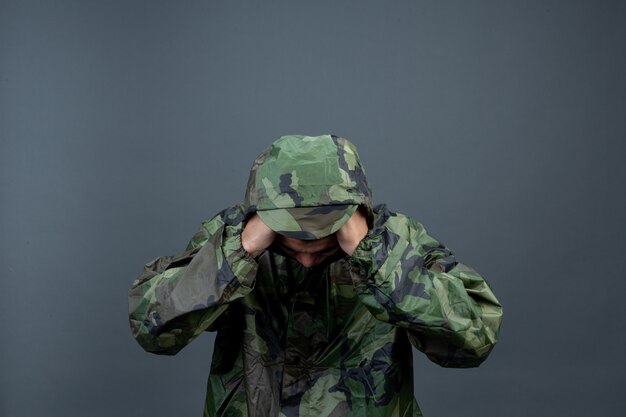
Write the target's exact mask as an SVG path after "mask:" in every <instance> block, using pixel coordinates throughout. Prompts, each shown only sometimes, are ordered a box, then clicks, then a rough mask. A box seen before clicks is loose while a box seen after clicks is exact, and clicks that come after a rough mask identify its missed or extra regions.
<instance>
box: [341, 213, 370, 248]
mask: <svg viewBox="0 0 626 417" xmlns="http://www.w3.org/2000/svg"><path fill="white" fill-rule="evenodd" d="M367 231H368V228H367V219H366V218H365V216H364V215H363V213H361V210H360V209H357V211H355V212H354V214H353V215H352V217H350V219H349V220H348V221H347V222H346V224H344V225H343V226H341V228H340V229H339V230H337V241H338V242H339V246H341V249H342V250H343V251H344V252H345V253H347V254H348V255H350V256H352V254H353V253H354V250H355V249H356V247H357V246H359V242H361V240H363V238H364V237H365V235H367Z"/></svg>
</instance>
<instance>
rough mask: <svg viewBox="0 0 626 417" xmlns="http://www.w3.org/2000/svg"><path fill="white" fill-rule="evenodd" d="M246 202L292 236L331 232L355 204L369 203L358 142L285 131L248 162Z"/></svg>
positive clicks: (310, 236) (309, 236) (267, 221)
mask: <svg viewBox="0 0 626 417" xmlns="http://www.w3.org/2000/svg"><path fill="white" fill-rule="evenodd" d="M245 204H246V206H247V207H248V208H249V210H251V211H257V212H258V214H259V216H260V217H261V219H262V220H263V222H264V223H265V224H267V225H268V226H269V227H270V228H271V229H272V230H274V231H276V232H278V233H280V234H283V235H285V236H288V237H292V238H296V239H320V238H322V237H324V236H327V235H330V234H332V233H335V232H336V231H337V230H339V228H340V227H341V226H343V224H344V223H345V222H346V221H347V220H348V219H349V218H350V216H351V215H352V213H354V210H355V209H356V207H357V206H358V205H363V206H364V207H371V206H372V193H371V190H370V189H369V186H368V184H367V179H366V177H365V169H364V168H363V166H362V164H361V162H360V159H359V156H358V153H357V151H356V147H355V146H354V145H353V144H352V143H350V142H349V141H348V140H347V139H345V138H340V137H337V136H334V135H322V136H302V135H291V136H283V137H281V138H280V139H278V140H276V141H275V142H274V143H272V144H271V146H270V147H269V148H267V149H266V150H265V151H263V152H262V153H261V154H260V155H259V156H258V157H257V158H256V160H255V161H254V163H253V164H252V169H251V170H250V178H249V180H248V187H247V191H246V199H245Z"/></svg>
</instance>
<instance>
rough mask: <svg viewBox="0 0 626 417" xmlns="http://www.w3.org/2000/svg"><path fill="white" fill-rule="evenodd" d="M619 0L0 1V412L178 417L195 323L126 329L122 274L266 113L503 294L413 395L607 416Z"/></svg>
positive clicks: (200, 365)
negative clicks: (477, 344) (161, 337)
mask: <svg viewBox="0 0 626 417" xmlns="http://www.w3.org/2000/svg"><path fill="white" fill-rule="evenodd" d="M624 5H625V3H624V2H620V1H567V2H565V1H550V0H549V1H537V2H532V1H484V2H483V1H458V2H435V1H407V0H405V1H393V2H391V1H382V0H381V1H363V0H360V1H341V0H338V1H332V2H331V1H315V2H311V1H271V2H252V1H247V2H242V1H185V2H171V1H170V2H166V1H99V2H98V1H84V0H77V1H55V2H47V1H40V2H33V1H23V0H20V1H1V2H0V100H1V102H0V105H1V107H0V138H1V148H0V151H1V156H0V158H1V159H0V162H1V165H0V166H1V177H0V181H1V186H2V187H1V195H0V197H1V223H0V236H1V259H0V268H1V269H0V271H1V281H0V283H1V284H0V285H1V288H0V317H1V333H0V334H1V335H2V341H1V343H0V354H1V356H0V366H1V371H0V415H2V416H7V417H9V416H10V417H14V416H112V415H114V416H173V415H175V416H198V415H201V411H202V405H203V399H204V390H205V381H206V376H207V374H208V369H209V366H210V355H211V351H212V344H213V335H212V334H209V333H207V334H205V335H203V336H202V337H200V338H199V339H198V340H196V341H195V342H194V343H192V344H191V345H190V346H188V347H187V348H185V349H184V350H183V351H182V352H181V353H180V354H179V355H177V356H175V357H158V356H153V355H150V354H147V353H145V352H143V351H142V350H141V348H140V347H139V346H138V345H137V344H136V343H135V341H134V340H133V339H132V338H131V335H130V331H129V328H128V325H127V316H126V315H127V300H126V295H127V291H128V289H129V287H130V285H131V282H132V281H133V279H134V278H135V277H136V276H137V275H138V274H139V273H140V272H141V269H142V266H143V264H144V263H146V262H148V261H149V260H151V259H153V258H155V257H157V256H159V255H166V254H173V253H176V252H178V251H180V250H181V249H183V248H184V246H185V245H186V243H187V240H188V239H189V237H190V236H191V234H192V233H193V232H194V231H195V230H196V228H197V226H198V225H199V222H200V221H201V220H202V219H207V218H210V217H211V216H213V215H214V214H215V213H216V212H217V211H219V210H220V209H222V208H224V207H226V206H228V205H230V204H233V203H237V202H239V201H241V200H242V198H243V193H244V187H245V183H246V179H247V175H248V169H249V167H250V164H251V162H252V160H253V158H254V157H255V156H256V155H257V154H258V153H259V152H260V151H261V150H262V149H263V148H265V147H266V146H267V145H268V144H269V143H270V142H271V141H273V140H274V139H276V138H277V137H279V136H281V135H283V134H293V133H303V134H311V135H316V134H323V133H335V134H338V135H341V136H344V137H347V138H349V139H351V140H352V141H353V142H355V143H356V144H357V146H358V148H359V151H360V154H361V157H362V160H363V161H364V163H365V167H366V169H367V172H368V176H369V179H370V184H371V185H372V188H373V190H374V196H375V200H376V201H377V202H386V203H387V204H388V205H390V206H391V208H392V209H394V210H396V211H400V212H402V213H405V214H408V215H410V216H412V217H415V218H417V219H418V220H420V221H421V222H422V223H423V224H424V225H425V226H426V227H427V229H428V230H429V232H430V233H431V234H433V235H434V236H436V237H437V238H439V239H440V240H442V241H443V242H444V243H445V244H446V245H448V246H449V247H450V248H451V249H452V250H453V251H454V252H455V253H456V255H457V257H458V258H459V259H460V260H462V261H463V262H465V263H467V264H469V265H472V266H473V267H474V268H476V269H477V270H478V271H480V272H481V273H483V275H485V276H486V277H487V279H488V280H489V282H490V283H491V284H492V287H493V288H494V290H495V292H496V294H497V295H498V297H499V298H500V300H501V302H502V303H503V305H504V309H505V310H504V311H505V317H504V324H503V328H502V332H501V335H500V340H501V341H500V343H499V345H498V346H497V347H496V348H495V350H494V351H493V353H492V355H491V357H490V358H489V360H488V361H487V362H486V363H485V364H484V365H482V366H481V367H479V368H477V369H468V370H451V369H443V368H439V367H437V366H436V365H434V364H431V363H429V362H428V361H427V359H425V357H424V356H423V355H421V354H418V355H416V358H415V362H416V364H415V366H416V369H415V374H416V388H415V391H416V396H417V399H418V401H419V402H420V404H421V405H422V408H423V411H424V412H425V413H426V415H427V416H430V417H434V416H453V415H464V416H468V417H469V416H495V417H499V416H520V417H522V416H523V417H526V416H550V417H552V416H569V417H574V416H618V415H619V416H621V415H623V414H622V413H623V410H624V408H625V407H626V399H625V398H626V397H625V396H624V395H623V386H624V383H625V382H626V381H625V369H626V366H625V365H626V361H625V360H624V353H625V352H626V338H625V335H624V334H625V333H624V319H623V317H624V313H626V312H625V309H624V306H623V302H622V300H623V298H624V295H623V294H624V291H625V290H626V283H625V282H626V281H625V278H626V277H625V276H624V271H625V269H626V268H625V267H626V265H625V261H624V258H625V257H624V252H625V250H626V245H625V243H624V232H625V230H626V228H625V216H624V213H625V209H626V198H625V193H624V180H625V179H626V175H625V173H626V172H625V168H624V165H623V163H624V159H625V156H626V155H625V151H624V144H623V143H622V141H623V140H624V138H625V137H626V125H625V117H624V116H625V114H626V113H625V104H626V88H625V87H626V81H625V80H626V77H625V76H624V74H626V50H625V49H626V48H625V39H626V29H625V28H626V26H625V25H624V21H625V19H626V7H625V6H624Z"/></svg>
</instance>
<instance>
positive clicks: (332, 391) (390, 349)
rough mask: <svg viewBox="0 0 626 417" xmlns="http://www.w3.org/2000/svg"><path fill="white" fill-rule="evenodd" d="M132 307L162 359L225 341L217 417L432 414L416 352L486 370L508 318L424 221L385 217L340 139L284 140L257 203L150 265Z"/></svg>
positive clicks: (218, 220)
mask: <svg viewBox="0 0 626 417" xmlns="http://www.w3.org/2000/svg"><path fill="white" fill-rule="evenodd" d="M129 304H130V324H131V329H132V332H133V335H134V337H135V338H136V339H137V341H138V342H139V343H140V344H141V346H142V347H143V348H144V349H145V350H147V351H149V352H153V353H158V354H169V355H172V354H175V353H176V352H178V351H179V350H180V349H181V348H183V347H184V346H185V345H186V344H187V343H189V342H190V341H191V340H193V339H194V338H195V337H196V336H198V335H199V334H200V333H202V332H203V331H205V330H209V331H215V330H216V331H217V338H216V342H215V351H214V355H213V361H212V364H211V373H210V376H209V381H208V387H207V396H206V403H205V411H204V415H205V416H276V417H279V416H281V417H282V416H285V417H292V416H294V417H295V416H314V417H324V416H364V415H367V416H380V417H382V416H421V415H422V414H421V412H420V410H419V407H418V405H417V403H416V402H415V400H414V397H413V370H412V350H411V345H412V346H414V347H416V348H417V349H419V350H420V351H422V352H424V353H425V354H426V355H427V356H428V357H429V358H430V359H431V360H432V361H434V362H436V363H438V364H440V365H442V366H447V367H473V366H478V365H479V364H480V363H481V362H482V361H483V360H485V358H486V357H487V355H488V354H489V352H490V351H491V349H492V348H493V346H494V345H495V343H496V339H497V334H498V329H499V325H500V320H501V314H502V310H501V306H500V304H499V302H498V301H497V299H496V298H495V296H494V295H493V293H492V292H491V290H490V288H489V286H488V284H487V283H486V282H485V280H484V279H483V278H482V277H481V276H480V275H479V274H478V273H477V272H475V271H474V270H473V269H471V268H469V267H467V266H465V265H463V264H461V263H459V262H458V261H457V260H456V259H455V257H454V255H453V254H452V252H451V251H450V250H448V249H447V248H446V247H444V246H443V245H442V244H441V243H440V242H438V241H437V240H435V239H434V238H433V237H431V236H429V235H428V234H427V233H426V231H425V230H424V228H423V227H422V225H421V224H420V223H418V222H416V221H414V220H412V219H410V218H408V217H406V216H403V215H401V214H397V213H394V212H391V211H390V210H388V209H387V208H386V207H385V206H384V205H379V206H376V207H373V206H372V201H371V192H370V189H369V187H368V185H367V180H366V178H365V172H364V170H363V167H362V165H361V162H360V161H359V157H358V155H357V152H356V149H355V147H354V145H352V144H351V143H350V142H348V141H347V140H346V139H343V138H339V137H336V136H330V135H325V136H318V137H308V136H284V137H282V138H280V139H278V140H277V141H275V142H274V143H273V144H272V145H271V146H270V147H269V148H268V149H267V150H265V151H264V152H263V153H262V154H261V155H259V157H258V158H257V159H256V160H255V161H254V164H253V166H252V170H251V174H250V179H249V182H248V189H247V193H246V199H245V203H244V204H242V205H239V206H235V207H231V208H228V209H226V210H224V211H222V212H221V213H219V214H218V215H217V216H215V217H214V218H213V219H211V220H209V221H206V222H204V223H202V227H201V228H200V230H199V231H198V232H197V233H196V235H195V236H194V237H193V238H192V239H191V241H190V242H189V245H188V246H187V249H186V250H185V251H184V252H182V253H181V254H179V255H177V256H174V257H161V258H158V259H156V260H155V261H153V262H151V263H150V264H148V265H146V267H145V271H144V273H143V274H142V275H141V276H140V277H139V278H138V279H137V280H136V281H135V282H134V284H133V287H132V289H131V291H130V297H129Z"/></svg>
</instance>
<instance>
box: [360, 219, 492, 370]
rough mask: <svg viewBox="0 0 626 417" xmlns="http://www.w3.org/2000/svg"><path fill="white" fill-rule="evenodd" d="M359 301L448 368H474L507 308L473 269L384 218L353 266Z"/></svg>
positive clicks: (404, 223) (409, 224)
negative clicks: (503, 306) (403, 331)
mask: <svg viewBox="0 0 626 417" xmlns="http://www.w3.org/2000/svg"><path fill="white" fill-rule="evenodd" d="M350 264H351V268H352V277H353V282H354V284H355V287H356V291H357V293H358V294H359V298H360V300H361V302H362V303H363V304H365V306H366V307H367V308H368V310H369V311H370V312H371V313H372V314H373V315H374V316H375V317H376V318H377V319H379V320H382V321H385V322H388V323H391V324H393V325H395V326H400V327H403V328H405V329H407V334H408V337H409V340H410V341H411V343H412V344H413V346H415V347H416V348H417V349H419V350H420V351H422V352H424V353H425V354H426V355H427V356H428V358H429V359H430V360H431V361H433V362H435V363H438V364H439V365H441V366H445V367H474V366H478V365H480V363H481V362H482V361H484V360H485V359H486V358H487V356H488V354H489V352H490V351H491V350H492V348H493V346H494V345H495V343H496V340H497V335H498V331H499V327H500V322H501V318H502V307H501V305H500V303H499V302H498V300H497V299H496V297H495V296H494V294H493V292H492V291H491V288H490V287H489V285H488V284H487V282H486V281H485V280H484V278H483V277H482V276H481V275H479V274H478V273H477V272H476V271H474V270H473V269H472V268H470V267H468V266H466V265H464V264H462V263H459V262H457V260H456V259H455V257H454V255H453V253H452V252H451V251H450V250H449V249H447V248H446V247H445V246H443V245H442V244H441V243H440V242H438V241H437V240H436V239H434V238H433V237H431V236H430V235H428V233H427V232H426V230H425V229H424V227H423V226H422V225H421V224H420V223H418V222H416V221H414V220H412V219H409V218H408V217H406V216H403V215H400V214H395V213H391V212H386V213H385V214H383V215H381V216H379V217H378V218H377V220H376V223H375V225H374V228H373V229H371V230H370V231H369V233H368V235H367V236H366V237H365V238H364V239H363V240H362V241H361V242H360V244H359V246H358V247H357V249H356V250H355V252H354V254H353V255H352V257H351V258H350Z"/></svg>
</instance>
